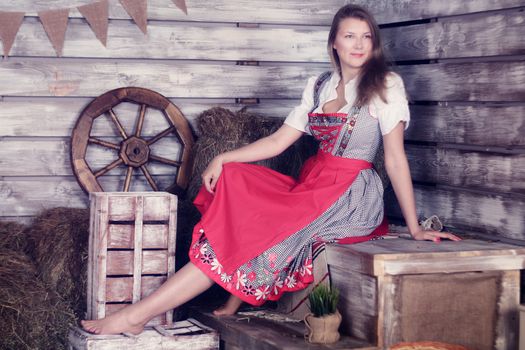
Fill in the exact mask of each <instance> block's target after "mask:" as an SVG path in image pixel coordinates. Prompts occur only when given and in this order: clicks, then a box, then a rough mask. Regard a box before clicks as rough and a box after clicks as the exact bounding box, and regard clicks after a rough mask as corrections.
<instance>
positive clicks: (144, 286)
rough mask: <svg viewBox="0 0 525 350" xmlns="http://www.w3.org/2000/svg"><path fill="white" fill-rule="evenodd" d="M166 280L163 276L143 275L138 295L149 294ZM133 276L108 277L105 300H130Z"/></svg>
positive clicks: (144, 295)
mask: <svg viewBox="0 0 525 350" xmlns="http://www.w3.org/2000/svg"><path fill="white" fill-rule="evenodd" d="M164 281H166V277H165V276H143V277H142V283H141V293H140V297H141V299H143V298H144V297H146V296H148V295H150V294H151V293H153V292H154V291H155V290H157V289H158V288H159V287H160V286H161V285H162V283H164ZM132 292H133V277H131V276H130V277H108V279H107V280H106V299H105V300H106V301H108V302H131V301H132V299H133V295H132V294H133V293H132Z"/></svg>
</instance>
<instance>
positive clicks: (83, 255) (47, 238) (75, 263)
mask: <svg viewBox="0 0 525 350" xmlns="http://www.w3.org/2000/svg"><path fill="white" fill-rule="evenodd" d="M28 235H29V238H30V242H31V244H30V249H29V250H30V254H31V256H32V257H33V259H34V260H35V262H36V266H37V271H38V276H39V277H40V278H41V279H42V281H44V282H45V283H46V284H48V285H49V286H50V287H51V288H52V289H53V290H55V291H56V292H57V293H58V294H59V295H60V296H61V297H62V298H63V299H64V300H66V301H67V302H68V304H69V307H71V309H73V311H74V312H75V315H76V316H77V317H78V318H83V317H84V315H85V311H86V298H87V297H86V289H87V259H88V238H89V210H88V209H71V208H54V209H49V210H45V211H44V212H42V213H41V214H40V215H39V216H38V217H36V218H35V220H34V221H33V224H32V225H31V227H30V228H29V230H28ZM57 253H58V254H57Z"/></svg>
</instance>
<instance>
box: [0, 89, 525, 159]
mask: <svg viewBox="0 0 525 350" xmlns="http://www.w3.org/2000/svg"><path fill="white" fill-rule="evenodd" d="M90 101H91V99H90V98H68V99H61V98H58V97H54V98H18V97H11V98H10V97H6V98H5V99H4V100H3V101H0V136H23V137H26V136H27V137H30V136H31V137H32V136H50V137H69V136H71V131H72V129H73V126H74V124H75V122H76V120H77V118H78V116H79V115H80V112H81V111H82V109H83V108H84V107H85V106H86V105H87V104H88V103H89V102H90ZM172 102H173V103H175V104H176V105H177V106H178V107H179V108H180V109H181V110H182V112H183V114H184V115H185V117H186V118H187V119H188V120H189V122H190V123H195V119H196V118H197V116H198V115H199V114H200V113H201V112H202V111H204V110H206V109H209V108H211V107H214V106H221V107H224V108H228V109H231V110H234V111H236V110H238V109H240V108H241V107H243V105H240V104H236V103H233V102H228V101H227V100H226V101H225V100H210V101H202V100H201V101H199V100H197V101H195V100H193V99H173V100H172ZM299 102H300V101H299V100H298V99H296V100H291V99H287V100H264V99H263V100H261V101H260V103H259V104H255V105H248V111H251V112H254V113H257V114H261V115H265V116H269V117H277V118H279V117H280V118H284V117H286V116H287V115H288V113H289V112H290V111H291V109H292V108H293V107H294V106H295V105H297V104H298V103H299ZM127 108H129V113H130V115H133V114H132V113H134V106H129V105H128V106H127V107H126V111H124V109H123V110H122V113H123V115H124V114H126V115H127V113H128V109H127ZM410 111H411V116H412V119H411V121H410V128H409V129H408V130H407V132H406V133H405V137H406V139H408V140H413V141H428V142H439V143H461V144H471V145H483V146H498V147H513V146H524V145H525V119H524V118H523V117H522V116H523V115H525V106H523V105H521V106H484V105H470V106H453V105H447V106H422V105H412V106H411V107H410ZM148 121H149V120H148ZM148 121H147V122H148ZM37 123H38V127H35V125H36V124H37ZM122 123H123V125H124V127H125V128H126V130H127V129H129V128H131V127H132V124H131V119H124V120H122ZM150 125H151V129H152V130H155V129H157V128H159V127H160V125H161V124H160V121H158V120H157V119H154V120H152V121H151V124H150ZM487 130H490V132H487ZM110 131H111V129H108V127H107V125H106V124H105V123H95V125H94V126H93V130H92V132H91V134H92V135H94V136H111V135H113V133H112V132H110ZM144 132H145V133H146V135H147V134H148V133H150V130H149V127H148V128H146V129H145V130H144ZM0 158H1V157H0Z"/></svg>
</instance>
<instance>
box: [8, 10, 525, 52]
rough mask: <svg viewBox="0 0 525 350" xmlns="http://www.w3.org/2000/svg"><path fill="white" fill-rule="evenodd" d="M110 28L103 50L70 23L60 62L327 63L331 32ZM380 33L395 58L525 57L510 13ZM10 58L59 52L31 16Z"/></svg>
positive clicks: (523, 20)
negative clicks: (69, 59) (63, 59)
mask: <svg viewBox="0 0 525 350" xmlns="http://www.w3.org/2000/svg"><path fill="white" fill-rule="evenodd" d="M111 25H112V27H111V35H110V36H109V37H108V42H107V46H106V47H104V46H103V45H102V44H101V43H100V42H99V41H98V40H97V39H96V38H95V36H94V34H93V32H92V31H91V29H90V27H89V26H88V25H86V23H84V22H81V21H80V20H73V21H71V23H70V24H69V26H68V30H67V32H66V39H65V40H66V41H65V46H64V50H63V53H62V57H77V58H82V57H97V58H128V57H134V58H144V59H146V58H159V59H202V60H210V59H213V60H232V61H242V60H247V61H282V62H328V61H329V58H328V54H327V52H326V38H327V37H328V29H329V28H328V27H309V28H284V27H277V28H276V27H264V26H263V27H260V28H244V27H236V26H234V25H233V24H223V23H220V24H213V25H210V24H188V23H184V22H171V23H162V22H152V23H150V24H149V26H148V35H147V36H144V35H143V34H142V32H140V31H138V30H137V28H136V26H135V25H134V24H132V23H129V22H128V21H114V22H112V24H111ZM382 35H383V39H384V43H385V47H386V48H387V50H388V51H389V53H390V54H391V56H392V58H393V59H394V60H417V59H438V58H458V57H481V56H497V55H520V54H524V53H525V39H524V38H525V15H524V13H523V12H520V11H518V10H512V11H509V12H503V13H498V14H488V15H487V14H483V15H476V16H468V17H460V18H457V17H452V18H447V19H444V20H443V21H440V22H434V23H425V24H421V25H412V26H403V27H395V28H385V29H383V30H382ZM497 35H501V36H503V35H504V36H505V40H493V38H494V36H497ZM276 37H278V38H279V40H275V38H276ZM88 47H89V48H91V49H90V50H89V51H87V50H86V48H88ZM139 49H140V50H139ZM210 52H213V55H212V56H211V55H210ZM11 56H19V57H20V56H29V57H31V56H38V57H46V56H47V57H55V56H56V53H55V50H54V49H53V47H52V46H51V43H50V42H49V41H48V40H46V34H45V32H44V30H43V27H42V25H41V24H40V23H39V22H38V21H37V20H36V19H27V20H26V23H24V25H23V26H22V27H21V29H20V31H19V32H18V35H17V40H16V41H15V43H14V45H13V48H12V49H11Z"/></svg>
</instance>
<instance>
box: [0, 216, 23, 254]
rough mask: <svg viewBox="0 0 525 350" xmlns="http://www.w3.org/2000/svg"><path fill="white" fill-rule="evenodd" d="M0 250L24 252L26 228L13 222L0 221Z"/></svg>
mask: <svg viewBox="0 0 525 350" xmlns="http://www.w3.org/2000/svg"><path fill="white" fill-rule="evenodd" d="M0 248H6V249H11V250H15V251H19V252H23V251H25V250H26V249H27V227H26V226H25V225H22V224H19V223H17V222H14V221H0Z"/></svg>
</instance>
